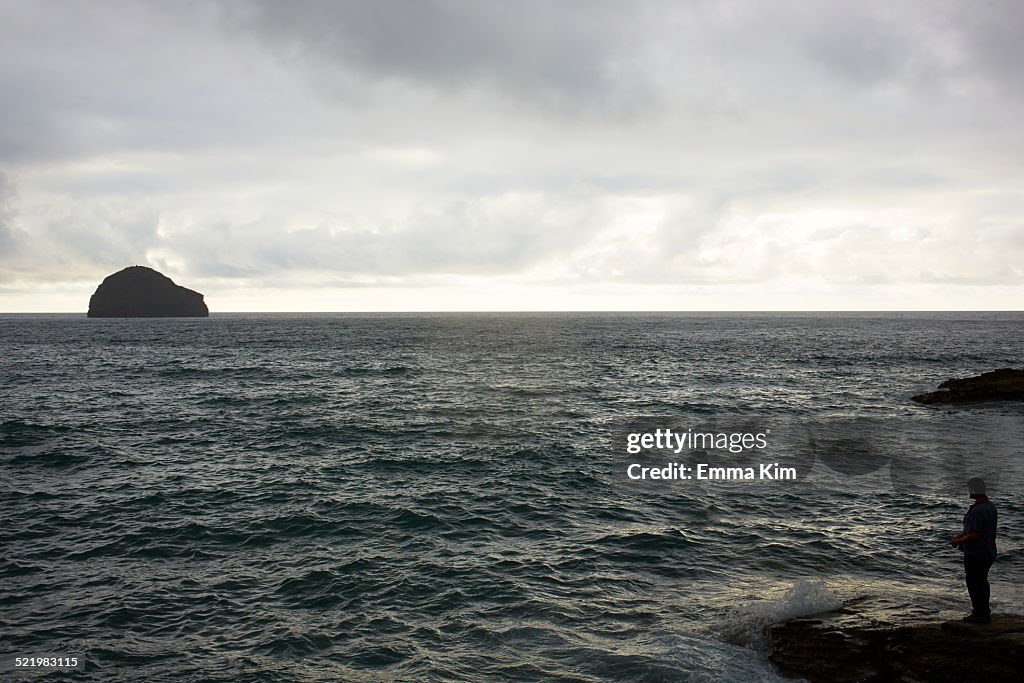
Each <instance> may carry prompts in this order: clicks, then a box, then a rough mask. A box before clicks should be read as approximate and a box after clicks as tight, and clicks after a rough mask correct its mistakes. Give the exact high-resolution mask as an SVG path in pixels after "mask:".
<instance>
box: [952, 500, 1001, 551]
mask: <svg viewBox="0 0 1024 683" xmlns="http://www.w3.org/2000/svg"><path fill="white" fill-rule="evenodd" d="M975 531H977V532H978V533H980V534H981V538H979V539H978V540H977V541H970V542H968V543H961V544H960V550H962V551H963V553H964V555H965V556H971V557H990V558H992V559H993V560H994V559H995V557H996V506H995V505H993V504H992V501H990V500H986V501H984V502H982V503H975V504H974V505H972V506H971V507H970V508H968V510H967V514H966V515H964V533H965V534H970V533H973V532H975Z"/></svg>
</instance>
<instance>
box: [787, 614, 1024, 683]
mask: <svg viewBox="0 0 1024 683" xmlns="http://www.w3.org/2000/svg"><path fill="white" fill-rule="evenodd" d="M851 612H852V613H851ZM844 613H845V614H844ZM768 642H769V645H770V646H771V648H772V653H771V655H770V659H771V661H772V662H773V663H774V664H775V665H776V666H777V667H778V668H779V670H780V671H781V672H782V674H783V675H784V676H789V677H796V678H802V679H805V680H807V681H810V683H854V681H857V682H864V681H877V682H878V683H881V682H883V681H929V682H930V683H961V682H962V681H993V682H994V681H1019V680H1021V678H1020V676H1021V671H1024V617H1021V616H1018V615H1012V614H997V615H993V616H992V623H991V624H987V625H977V624H965V623H963V622H962V621H947V622H934V621H933V622H923V623H911V624H891V623H890V624H886V623H884V622H882V623H879V622H877V621H876V620H875V619H872V618H870V616H869V615H868V614H862V615H858V614H856V610H852V611H851V610H850V609H848V608H844V609H843V610H840V612H838V613H832V614H831V615H819V616H818V617H813V618H805V619H794V620H792V621H787V622H785V623H784V624H778V625H775V626H771V627H769V630H768Z"/></svg>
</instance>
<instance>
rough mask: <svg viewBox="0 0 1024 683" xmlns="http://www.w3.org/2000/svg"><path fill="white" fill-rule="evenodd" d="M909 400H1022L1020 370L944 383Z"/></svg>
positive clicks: (1023, 381) (1023, 382)
mask: <svg viewBox="0 0 1024 683" xmlns="http://www.w3.org/2000/svg"><path fill="white" fill-rule="evenodd" d="M912 400H914V401H917V402H918V403H924V404H926V405H931V404H934V403H973V402H976V401H1024V370H1016V369H1014V368H1001V369H999V370H993V371H992V372H986V373H983V374H981V375H978V376H977V377H965V378H963V379H950V380H946V381H945V382H943V383H942V384H940V385H939V388H938V390H937V391H930V392H928V393H926V394H918V395H917V396H914V397H913V398H912Z"/></svg>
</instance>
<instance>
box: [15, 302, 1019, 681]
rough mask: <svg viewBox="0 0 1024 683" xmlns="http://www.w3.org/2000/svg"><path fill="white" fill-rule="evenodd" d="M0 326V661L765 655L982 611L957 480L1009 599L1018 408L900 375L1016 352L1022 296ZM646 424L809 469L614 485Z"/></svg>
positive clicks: (684, 664)
mask: <svg viewBox="0 0 1024 683" xmlns="http://www.w3.org/2000/svg"><path fill="white" fill-rule="evenodd" d="M0 351H2V356H0V384H2V393H0V474H2V482H0V512H2V519H3V520H4V522H3V526H2V528H0V547H2V558H0V634H2V649H3V652H0V655H2V657H3V660H2V662H0V664H2V666H3V667H4V668H3V672H2V673H0V676H5V675H12V674H11V668H10V667H11V662H12V659H13V657H15V656H26V657H27V656H77V657H79V658H81V660H82V661H83V662H84V664H83V666H82V667H81V668H80V669H79V670H78V671H76V672H74V673H73V674H70V675H69V676H68V679H69V680H90V681H93V680H94V681H106V680H115V679H116V680H127V681H217V680H224V681H227V680H266V681H292V680H295V681H306V680H309V681H328V680H380V681H390V680H408V681H420V680H460V681H462V680H466V681H513V680H522V681H534V680H549V679H553V680H567V681H604V680H628V681H675V680H694V681H745V682H750V681H772V680H777V679H778V677H777V675H776V674H775V673H774V672H773V670H772V668H771V666H770V664H768V662H767V660H766V658H765V654H764V652H763V649H762V648H761V647H760V646H759V643H758V633H759V631H760V628H761V626H763V624H764V623H767V622H770V621H775V620H778V619H781V618H785V617H786V616H790V615H793V614H803V613H809V612H814V611H817V610H821V609H827V608H829V607H830V606H833V605H832V603H833V602H834V601H835V600H848V599H852V598H856V597H861V596H865V595H867V596H871V597H872V598H874V599H882V600H885V599H891V600H892V603H893V604H894V605H897V606H905V608H906V612H907V618H908V619H909V618H915V617H916V616H919V615H922V614H928V615H930V616H934V615H935V614H937V613H943V612H944V611H953V610H956V611H961V610H964V609H965V608H967V607H968V605H967V603H966V594H965V591H964V590H963V588H962V585H961V580H962V575H961V570H959V569H958V565H957V561H958V557H957V554H956V552H955V551H945V550H942V549H941V544H942V541H943V540H944V539H946V538H948V537H949V536H950V535H952V533H954V532H956V531H957V525H958V524H959V522H960V519H961V516H962V514H963V510H964V509H965V508H966V506H967V504H969V503H970V501H969V499H967V498H966V496H965V495H964V494H963V492H962V491H961V490H960V489H961V482H962V481H963V477H964V476H965V474H967V473H968V472H970V473H972V474H973V473H977V472H981V473H983V474H984V475H985V476H987V477H989V479H990V483H991V484H992V488H993V491H992V498H993V499H994V500H995V501H996V503H997V505H998V507H999V512H1000V525H1001V526H1000V538H999V544H1000V550H1001V557H1000V561H999V563H997V565H996V566H995V568H994V569H993V572H992V578H993V580H994V584H993V595H994V598H993V599H994V606H995V608H996V610H997V611H1020V610H1021V607H1022V602H1021V598H1022V593H1021V591H1020V589H1019V588H1017V586H1019V585H1021V584H1022V582H1024V570H1022V564H1021V562H1022V560H1024V551H1022V550H1021V548H1022V546H1024V525H1022V524H1021V521H1020V519H1021V513H1022V512H1024V501H1022V500H1021V496H1020V495H1019V494H1020V491H1021V483H1022V476H1021V473H1022V470H1024V466H1022V457H1024V456H1022V454H1021V452H1020V451H1021V444H1022V443H1024V438H1022V434H1024V410H1022V407H1021V406H1020V405H1014V404H993V405H987V406H979V407H970V408H956V409H942V408H939V409H936V408H925V407H919V406H916V405H914V404H912V403H911V402H910V401H909V400H908V399H909V396H910V395H912V394H913V393H916V392H918V391H923V390H927V389H930V388H933V387H934V386H935V385H936V384H938V383H939V382H940V381H942V380H943V379H946V378H948V377H952V376H964V375H970V374H975V373H978V372H982V371H985V370H990V369H994V368H998V367H1008V366H1016V367H1020V366H1024V315H1022V314H1008V313H1001V314H995V313H970V314H969V313H964V314H956V313H934V314H924V313H919V314H761V315H753V314H751V315H737V314H729V315H726V314H720V315H697V314H536V315H530V314H408V315H401V314H386V315H385V314H380V315H370V314H360V315H355V314H352V315H340V314H339V315H330V314H308V315H241V314H238V315H217V316H214V317H211V318H209V319H196V320H186V319H177V320H95V319H92V320H90V319H86V318H85V317H84V316H56V315H54V316H49V315H46V316H42V315H41V316H26V315H8V316H0ZM662 424H663V426H666V427H676V426H677V425H682V426H684V427H695V428H696V427H705V426H708V427H710V426H711V425H716V426H717V428H718V429H726V430H730V431H732V430H734V429H738V427H737V425H752V426H753V428H758V429H768V430H771V434H772V436H771V440H772V443H773V450H772V453H771V457H772V458H773V459H775V460H779V461H781V462H784V463H791V464H793V465H794V467H795V469H797V470H798V472H799V478H798V480H797V481H785V482H782V481H742V482H740V481H727V482H726V481H711V482H708V481H700V482H698V481H687V482H682V481H677V482H646V483H643V482H640V483H638V482H630V481H629V480H628V479H626V477H625V476H624V474H623V470H624V466H625V465H626V464H628V462H629V459H628V457H627V456H626V455H624V453H623V452H622V448H621V447H620V446H621V441H622V435H623V434H625V433H627V432H629V431H631V430H635V429H638V427H637V425H656V426H660V425H662ZM685 455H686V454H683V455H681V456H679V457H681V458H682V457H684V456H685ZM693 457H695V458H697V460H701V458H703V461H706V462H726V461H729V462H732V461H733V460H735V459H736V457H739V456H736V457H733V456H728V455H727V454H715V453H708V454H707V455H706V456H700V455H696V456H693ZM743 457H746V456H743ZM730 458H732V460H730ZM748 459H749V458H748ZM662 460H665V458H662ZM936 548H938V549H939V551H940V552H932V551H933V550H935V549H936ZM787 591H788V592H787ZM22 675H23V676H24V677H25V678H26V679H27V680H36V679H39V678H44V679H45V678H48V677H47V676H45V675H43V674H41V673H39V672H31V673H25V674H22ZM53 675H55V676H60V674H53Z"/></svg>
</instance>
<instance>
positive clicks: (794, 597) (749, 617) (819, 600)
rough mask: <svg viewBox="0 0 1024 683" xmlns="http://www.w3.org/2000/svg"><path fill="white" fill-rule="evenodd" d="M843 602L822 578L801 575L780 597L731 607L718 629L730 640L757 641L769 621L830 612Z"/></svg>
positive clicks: (774, 621) (758, 641)
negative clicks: (815, 579)
mask: <svg viewBox="0 0 1024 683" xmlns="http://www.w3.org/2000/svg"><path fill="white" fill-rule="evenodd" d="M842 606H843V601H842V600H840V599H839V597H838V596H837V595H836V594H835V593H833V592H832V591H831V590H830V589H829V588H828V586H826V585H825V583H824V582H823V581H807V580H804V579H800V580H799V581H797V582H796V583H795V584H793V586H792V587H791V588H790V589H789V590H787V591H786V592H785V594H784V595H782V596H781V597H779V598H776V599H774V600H765V601H762V602H755V603H751V604H748V605H743V606H740V607H737V608H735V609H733V610H732V611H731V612H730V613H729V615H728V616H727V617H726V618H725V619H724V620H723V622H722V628H721V629H719V630H720V632H721V634H722V636H723V637H724V638H725V639H726V640H728V641H729V642H733V643H738V644H743V645H756V644H759V643H761V642H762V641H763V639H764V633H765V629H766V628H767V627H768V626H770V625H772V624H779V623H782V622H784V621H788V620H790V619H796V618H797V617H806V616H809V615H812V614H819V613H821V612H831V611H832V610H837V609H839V608H840V607H842Z"/></svg>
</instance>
